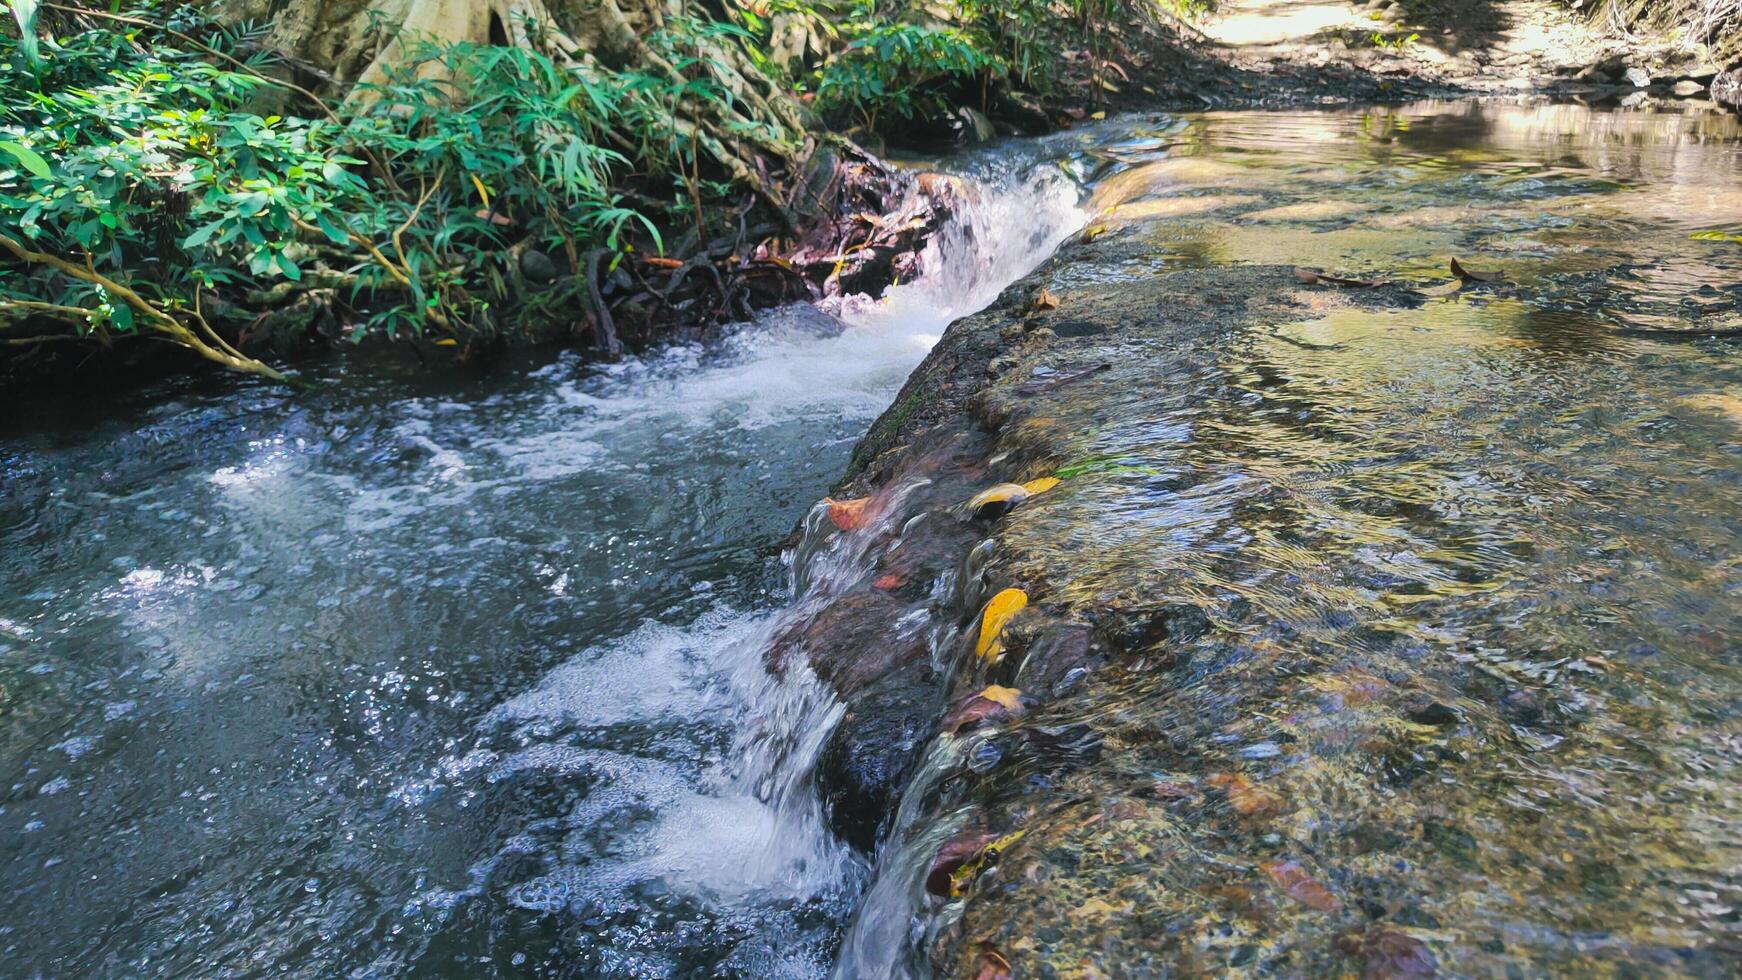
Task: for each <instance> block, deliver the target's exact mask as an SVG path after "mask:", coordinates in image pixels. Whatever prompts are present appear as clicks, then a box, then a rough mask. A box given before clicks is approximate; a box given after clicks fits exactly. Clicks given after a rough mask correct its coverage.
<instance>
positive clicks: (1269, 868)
mask: <svg viewBox="0 0 1742 980" xmlns="http://www.w3.org/2000/svg"><path fill="white" fill-rule="evenodd" d="M1259 867H1261V868H1263V869H1264V873H1265V874H1267V875H1269V876H1270V880H1271V881H1274V882H1276V887H1278V888H1280V889H1282V891H1283V894H1285V895H1287V896H1288V897H1289V898H1292V899H1294V900H1295V901H1297V902H1299V903H1301V904H1302V905H1305V906H1306V907H1307V908H1310V909H1317V910H1318V911H1320V912H1335V911H1336V910H1338V909H1340V908H1342V907H1343V903H1342V902H1339V901H1337V896H1335V895H1332V894H1331V892H1330V889H1328V888H1326V887H1325V886H1324V885H1322V884H1320V883H1319V881H1318V879H1316V878H1314V877H1313V876H1312V875H1309V874H1307V873H1306V869H1304V868H1302V867H1301V866H1300V865H1298V864H1296V863H1294V862H1293V861H1267V862H1265V863H1264V864H1261V865H1259Z"/></svg>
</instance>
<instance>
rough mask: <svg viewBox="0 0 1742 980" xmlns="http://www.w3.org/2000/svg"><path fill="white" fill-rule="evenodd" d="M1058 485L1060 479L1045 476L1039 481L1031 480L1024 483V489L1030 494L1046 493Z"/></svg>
mask: <svg viewBox="0 0 1742 980" xmlns="http://www.w3.org/2000/svg"><path fill="white" fill-rule="evenodd" d="M1058 485H1059V478H1058V477H1056V476H1043V477H1041V478H1040V479H1038V480H1030V481H1028V482H1027V483H1024V484H1023V485H1022V489H1024V490H1027V491H1028V492H1029V493H1045V492H1047V491H1048V490H1051V489H1052V488H1053V487H1056V486H1058Z"/></svg>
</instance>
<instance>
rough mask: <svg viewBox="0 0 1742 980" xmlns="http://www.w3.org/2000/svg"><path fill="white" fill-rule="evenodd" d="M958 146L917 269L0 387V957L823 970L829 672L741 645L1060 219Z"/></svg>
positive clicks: (73, 962)
mask: <svg viewBox="0 0 1742 980" xmlns="http://www.w3.org/2000/svg"><path fill="white" fill-rule="evenodd" d="M966 176H967V178H968V180H969V183H970V188H971V191H972V195H971V196H972V199H973V204H972V206H971V207H970V208H969V209H967V211H966V213H965V214H964V215H963V216H962V218H961V220H959V221H957V222H956V223H955V224H953V225H952V226H951V227H950V228H949V229H948V230H947V231H946V232H945V234H943V235H942V236H941V238H940V240H938V241H936V242H934V243H933V245H932V246H931V249H930V251H931V254H929V255H928V256H927V257H926V260H925V267H926V268H927V269H928V270H929V272H928V274H927V275H925V276H924V277H923V278H922V279H920V280H918V281H915V282H912V283H908V284H904V285H900V286H898V287H896V288H895V289H893V290H891V291H890V293H889V294H888V295H887V296H886V297H885V298H884V299H882V300H880V301H870V300H866V299H864V298H854V299H849V300H847V301H845V302H842V303H839V304H837V305H835V306H834V307H832V308H831V309H830V310H826V311H825V310H816V309H811V308H808V307H805V308H795V309H791V310H786V311H781V312H778V313H773V314H770V315H768V316H766V317H765V318H763V319H762V320H760V321H758V322H756V323H753V324H748V325H745V326H744V327H742V328H741V329H738V330H737V331H736V332H735V333H734V334H733V335H732V336H731V337H730V338H729V339H727V340H726V341H725V342H723V343H719V344H715V345H712V346H709V347H705V348H704V347H693V346H690V347H677V348H673V349H670V350H666V351H663V352H661V353H658V354H655V355H651V356H649V357H646V358H641V359H632V360H629V361H626V362H624V363H621V364H616V365H611V366H607V367H602V368H601V367H595V366H589V365H586V364H584V363H582V362H581V361H578V360H576V359H574V358H572V357H569V356H563V357H560V358H558V359H556V360H554V361H552V362H549V363H545V364H543V365H542V366H537V365H528V366H527V367H526V368H525V369H504V370H500V371H497V372H495V373H493V374H491V375H490V376H488V377H482V378H480V377H475V376H469V375H461V374H443V373H442V372H439V371H437V372H430V371H427V370H418V371H396V370H393V369H381V368H379V367H364V366H355V365H342V364H341V365H332V366H330V367H322V368H317V369H316V377H315V380H316V381H318V382H321V385H320V387H319V389H318V390H317V391H315V392H312V393H306V394H291V393H288V392H283V391H279V390H276V389H271V388H265V387H258V386H254V385H250V384H247V383H245V382H243V383H238V382H235V381H233V380H230V379H216V380H212V379H208V380H205V381H201V382H195V383H180V384H170V385H164V386H160V387H156V388H152V389H149V390H146V391H141V392H136V393H131V394H128V395H125V396H121V397H120V398H119V399H118V400H116V401H104V402H100V403H97V404H91V403H89V402H84V403H61V404H54V405H50V406H48V407H46V408H44V409H43V410H42V411H41V412H40V414H39V415H37V416H36V417H33V418H30V419H20V418H18V417H17V416H16V415H14V416H13V417H11V418H9V419H8V420H7V423H6V424H7V429H8V431H6V432H5V434H4V437H3V441H0V472H3V473H4V475H5V476H4V480H5V483H4V487H3V489H0V691H3V693H0V699H3V708H0V712H3V713H0V769H3V770H4V780H3V782H0V785H5V786H9V787H10V789H9V790H8V791H6V793H5V797H4V804H3V806H0V841H3V844H0V846H3V847H4V848H5V850H6V858H7V860H6V868H5V871H4V872H0V875H3V878H4V882H3V886H0V887H3V888H4V894H5V896H6V897H5V908H6V912H5V914H4V916H0V974H4V975H8V976H28V975H42V976H66V977H75V976H95V975H110V976H122V975H127V976H138V975H156V976H169V975H176V976H188V975H240V974H248V975H257V974H258V975H263V974H280V973H285V974H289V975H296V976H347V975H348V976H389V975H399V974H405V973H415V974H420V975H452V976H466V977H471V976H480V975H489V974H494V973H506V974H512V975H527V976H590V975H610V976H667V975H674V974H689V973H697V972H700V973H722V974H729V975H737V976H755V977H772V976H794V977H802V976H814V975H818V974H820V973H821V972H823V971H824V970H826V968H827V965H828V963H829V961H830V959H831V958H832V955H833V949H834V946H835V944H836V943H837V941H838V935H839V932H840V930H841V928H842V927H843V925H844V922H845V919H846V917H847V915H848V913H849V912H850V910H851V908H852V905H853V903H854V901H855V898H856V895H857V893H858V889H859V886H860V883H861V880H862V878H863V874H864V866H863V859H862V858H860V857H859V856H857V855H855V854H853V853H851V852H850V851H849V850H847V849H845V848H844V847H843V846H841V845H840V844H838V843H836V842H835V841H834V840H833V838H832V837H831V836H830V835H829V834H828V833H827V832H826V830H824V829H823V827H822V825H821V823H820V821H819V815H818V813H817V804H816V803H815V801H814V797H813V796H812V795H811V794H810V793H809V790H808V784H806V782H805V779H804V777H805V775H806V774H807V773H808V768H809V767H808V765H806V764H805V760H806V759H808V758H810V757H812V756H814V755H815V753H816V751H817V750H818V748H819V746H820V744H821V742H822V740H823V739H825V738H826V737H827V734H828V730H829V726H830V724H831V723H832V718H833V716H834V715H835V714H837V713H838V712H839V710H840V709H839V706H838V705H836V704H835V703H834V699H833V697H832V696H831V695H829V694H828V692H827V691H826V689H824V688H822V687H821V686H820V685H818V684H816V683H814V682H811V681H807V680H806V679H805V677H804V676H803V674H802V672H801V671H798V670H794V671H789V672H788V673H787V676H786V677H785V678H784V679H781V680H775V679H773V678H771V677H769V675H768V674H767V672H766V670H765V669H764V666H763V663H762V657H761V654H762V651H763V648H764V640H765V638H766V637H767V635H768V632H769V631H770V629H771V628H773V624H774V622H775V618H776V617H775V612H776V610H779V609H781V608H783V607H785V606H786V605H787V604H788V601H789V599H790V598H791V593H790V591H789V588H790V585H789V576H788V573H787V571H786V569H785V568H783V567H782V565H781V563H780V561H779V559H778V555H779V550H780V542H781V540H782V539H783V538H784V537H785V536H786V534H787V533H788V532H789V530H790V529H791V528H792V527H793V525H794V524H795V523H796V522H797V521H798V520H799V518H801V517H802V516H803V515H804V514H805V512H806V510H807V509H808V508H810V507H811V505H812V504H813V503H814V502H815V501H816V500H817V499H818V498H819V497H821V496H822V495H823V494H824V493H826V491H827V489H828V487H829V485H830V484H831V483H832V482H833V481H834V480H835V479H837V478H838V477H839V475H840V474H841V472H842V471H843V470H844V469H845V467H846V464H847V461H848V457H849V454H850V452H851V449H852V446H853V443H854V441H855V440H856V439H857V438H858V436H859V435H860V434H861V433H862V432H863V431H864V429H865V428H866V427H867V425H868V424H869V423H870V421H871V420H872V419H873V418H874V417H875V416H876V414H877V413H878V412H880V411H882V410H883V408H884V407H886V406H887V405H888V404H889V402H890V401H891V399H892V398H893V396H894V393H895V391H896V389H897V388H898V387H899V386H900V385H901V383H902V382H903V381H904V380H905V378H906V376H907V374H908V372H909V371H910V370H911V369H912V368H913V367H914V365H916V364H917V363H918V362H919V361H920V359H921V358H923V357H924V356H925V353H926V351H927V350H928V349H929V348H930V347H931V345H932V343H933V342H934V341H935V340H936V337H937V335H938V334H939V333H940V332H941V331H942V330H943V328H944V326H945V325H946V324H948V323H949V322H950V320H952V319H954V318H955V317H957V316H960V315H963V314H965V313H968V312H972V311H973V310H974V309H976V308H978V307H980V306H982V305H984V304H985V303H987V302H989V301H990V300H991V299H992V298H993V297H995V296H996V295H997V293H998V291H999V290H1000V289H1001V288H1003V287H1004V286H1005V285H1007V284H1008V283H1009V282H1010V281H1012V280H1014V279H1015V278H1017V277H1018V276H1020V275H1021V274H1022V273H1024V272H1026V271H1027V270H1028V269H1030V268H1032V267H1033V266H1034V265H1035V264H1037V263H1038V262H1040V261H1041V260H1042V259H1043V258H1045V257H1046V256H1047V255H1049V254H1050V253H1051V251H1052V250H1053V248H1054V247H1055V246H1056V245H1057V243H1058V242H1059V240H1060V239H1062V238H1063V237H1064V236H1065V235H1067V234H1069V233H1070V232H1072V231H1074V230H1075V229H1076V228H1077V227H1080V224H1081V221H1082V215H1081V211H1080V210H1079V209H1078V207H1077V201H1078V198H1079V196H1080V191H1079V189H1078V187H1077V186H1076V185H1075V184H1073V183H1072V182H1071V181H1069V180H1068V179H1066V178H1065V177H1064V176H1063V175H1061V174H1060V173H1058V172H1057V171H1056V170H1051V171H1045V170H1042V171H1036V170H1034V169H1033V168H1031V167H1026V166H1017V165H1013V164H1001V162H1000V161H996V160H992V161H987V162H986V165H985V166H982V167H979V168H977V169H975V170H973V171H972V172H969V173H967V174H966ZM849 557H850V556H849ZM832 560H840V559H837V558H835V557H832V556H831V555H829V554H826V553H825V554H821V555H818V556H816V557H815V558H814V559H813V563H814V564H815V565H817V566H818V567H816V568H813V570H812V571H813V574H812V575H811V576H810V578H812V579H813V580H817V581H818V582H820V583H823V585H819V586H817V587H824V585H826V582H827V581H828V580H829V575H828V574H826V568H825V567H823V566H826V565H827V563H828V562H829V561H832ZM782 780H784V781H785V785H782Z"/></svg>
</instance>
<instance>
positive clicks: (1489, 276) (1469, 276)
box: [1452, 259, 1506, 282]
mask: <svg viewBox="0 0 1742 980" xmlns="http://www.w3.org/2000/svg"><path fill="white" fill-rule="evenodd" d="M1452 275H1454V276H1457V277H1458V278H1459V279H1462V280H1463V281H1465V282H1500V281H1501V280H1503V279H1505V278H1506V273H1504V272H1471V271H1470V270H1469V269H1466V268H1464V264H1463V263H1462V262H1459V261H1458V260H1457V259H1453V260H1452Z"/></svg>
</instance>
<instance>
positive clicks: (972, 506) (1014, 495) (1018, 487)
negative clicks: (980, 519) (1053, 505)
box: [968, 483, 1033, 515]
mask: <svg viewBox="0 0 1742 980" xmlns="http://www.w3.org/2000/svg"><path fill="white" fill-rule="evenodd" d="M1032 492H1033V491H1031V490H1029V489H1028V488H1027V487H1025V486H1023V485H1022V484H1020V483H1000V484H997V485H995V486H990V487H987V488H986V489H984V490H982V491H980V492H979V493H977V494H974V496H973V497H972V498H971V499H969V501H968V513H970V514H975V515H978V514H979V513H980V508H982V507H985V506H987V505H988V504H1004V505H1005V506H1004V507H1003V509H1002V510H1000V511H999V514H1003V512H1004V511H1006V510H1009V509H1010V508H1011V507H1014V506H1016V505H1017V504H1018V503H1020V502H1022V501H1023V500H1025V499H1027V497H1028V495H1029V494H1030V493H1032Z"/></svg>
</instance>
